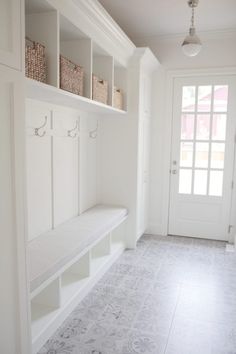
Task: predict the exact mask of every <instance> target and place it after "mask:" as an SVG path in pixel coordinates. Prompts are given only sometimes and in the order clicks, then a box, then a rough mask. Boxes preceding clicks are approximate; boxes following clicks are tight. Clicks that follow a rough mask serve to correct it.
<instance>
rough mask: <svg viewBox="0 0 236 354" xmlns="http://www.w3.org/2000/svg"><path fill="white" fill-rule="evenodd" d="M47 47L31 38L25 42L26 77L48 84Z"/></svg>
mask: <svg viewBox="0 0 236 354" xmlns="http://www.w3.org/2000/svg"><path fill="white" fill-rule="evenodd" d="M46 71H47V68H46V56H45V47H44V46H43V45H42V44H40V43H38V42H34V41H32V40H31V39H29V38H26V41H25V76H26V77H29V78H30V79H34V80H37V81H40V82H44V83H45V82H46V78H47V75H46Z"/></svg>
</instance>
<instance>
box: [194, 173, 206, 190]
mask: <svg viewBox="0 0 236 354" xmlns="http://www.w3.org/2000/svg"><path fill="white" fill-rule="evenodd" d="M194 194H198V195H206V194H207V171H203V170H195V175H194Z"/></svg>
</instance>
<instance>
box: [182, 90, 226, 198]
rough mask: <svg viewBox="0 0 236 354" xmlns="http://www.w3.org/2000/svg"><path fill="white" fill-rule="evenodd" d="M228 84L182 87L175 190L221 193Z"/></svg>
mask: <svg viewBox="0 0 236 354" xmlns="http://www.w3.org/2000/svg"><path fill="white" fill-rule="evenodd" d="M227 107H228V86H227V85H207V86H184V87H183V89H182V112H181V115H182V116H181V141H180V174H179V193H181V194H194V195H203V196H204V195H209V196H218V197H220V196H222V189H223V175H224V160H225V139H226V123H227Z"/></svg>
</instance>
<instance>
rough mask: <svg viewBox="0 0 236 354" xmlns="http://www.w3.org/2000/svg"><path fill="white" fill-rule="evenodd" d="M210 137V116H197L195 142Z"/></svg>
mask: <svg viewBox="0 0 236 354" xmlns="http://www.w3.org/2000/svg"><path fill="white" fill-rule="evenodd" d="M209 137H210V114H199V115H198V116H197V135H196V138H197V140H209Z"/></svg>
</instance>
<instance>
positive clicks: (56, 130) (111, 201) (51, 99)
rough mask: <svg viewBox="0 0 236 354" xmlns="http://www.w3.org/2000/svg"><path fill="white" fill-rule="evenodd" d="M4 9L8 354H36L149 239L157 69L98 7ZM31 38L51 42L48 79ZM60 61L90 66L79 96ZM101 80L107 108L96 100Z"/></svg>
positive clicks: (18, 4) (75, 0)
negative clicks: (35, 68)
mask: <svg viewBox="0 0 236 354" xmlns="http://www.w3.org/2000/svg"><path fill="white" fill-rule="evenodd" d="M24 8H25V11H23V10H24ZM0 10H1V11H0V18H1V20H2V21H1V23H2V24H3V26H4V30H2V31H1V32H0V73H1V75H0V90H1V96H0V102H1V131H0V134H1V140H0V144H1V150H0V166H1V171H3V172H2V176H1V187H0V189H1V237H2V239H3V243H2V244H3V247H2V248H1V251H0V252H1V268H0V277H1V279H0V280H1V283H2V284H4V288H5V292H2V293H1V295H0V297H1V304H4V311H3V313H2V315H1V316H0V328H1V331H0V332H1V341H0V352H3V353H4V354H31V353H37V351H38V350H39V349H40V347H41V346H42V345H43V344H44V342H45V341H46V340H47V339H48V338H49V336H50V335H51V334H52V333H53V332H54V331H55V330H56V329H57V327H58V326H59V325H60V324H61V323H62V321H63V320H64V319H65V318H66V317H67V315H68V314H69V313H70V312H71V311H72V310H73V308H74V307H75V306H76V305H77V304H78V302H79V301H80V300H81V299H82V298H83V297H84V296H85V295H86V294H87V292H88V291H89V290H90V289H91V288H92V287H93V286H94V284H95V283H96V282H97V281H98V279H100V277H101V276H102V275H103V274H104V272H105V271H106V270H107V269H108V268H109V267H110V266H111V264H112V263H113V262H114V261H115V260H116V259H117V257H119V255H120V254H121V253H122V252H123V251H124V249H125V248H135V246H136V241H137V239H138V238H139V237H140V236H141V234H142V233H143V232H145V229H146V227H147V219H148V217H147V215H148V193H149V191H148V179H149V141H150V136H149V130H150V124H149V122H150V117H151V115H152V102H151V84H152V73H153V71H154V70H157V68H158V61H157V60H156V58H155V57H154V56H153V55H152V53H151V52H150V51H149V50H148V49H145V48H141V49H137V48H136V47H135V46H134V44H133V43H132V42H131V41H130V40H129V39H128V37H127V36H126V35H125V33H124V32H123V31H122V30H121V29H120V28H119V27H118V26H117V24H116V23H115V22H114V21H113V20H112V19H111V17H110V16H109V15H108V14H107V13H106V11H105V10H104V9H103V7H102V6H101V5H100V3H99V2H98V1H94V0H67V1H57V0H25V3H24V1H23V0H21V1H14V0H10V1H2V2H1V5H0ZM91 19H92V20H91ZM25 36H27V37H29V38H30V39H31V40H32V41H38V42H39V43H41V44H42V45H44V46H45V53H46V62H47V80H46V83H42V82H37V81H35V80H32V79H29V78H25V77H24V65H25V62H24V49H25V48H24V39H25ZM61 54H62V55H63V56H64V57H66V58H67V59H69V60H71V61H72V62H74V63H76V64H78V65H81V66H82V67H83V70H84V91H83V95H82V96H79V95H76V94H74V93H71V92H68V91H64V90H62V89H61V88H60V55H61ZM93 75H96V76H97V77H98V78H99V81H100V83H104V82H106V83H107V85H108V100H107V104H104V103H100V102H97V101H95V100H93ZM117 90H118V91H117ZM114 92H121V93H122V96H123V98H122V101H123V106H122V109H117V108H116V107H115V106H114V104H115V100H114ZM3 152H4V153H3ZM5 269H8V277H7V279H6V277H5V274H4V270H5ZM27 275H28V278H27Z"/></svg>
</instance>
